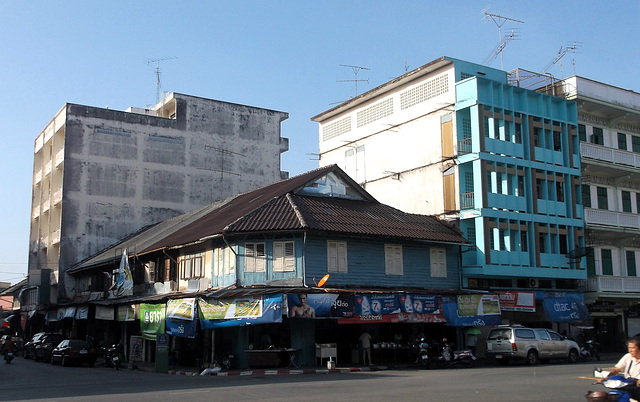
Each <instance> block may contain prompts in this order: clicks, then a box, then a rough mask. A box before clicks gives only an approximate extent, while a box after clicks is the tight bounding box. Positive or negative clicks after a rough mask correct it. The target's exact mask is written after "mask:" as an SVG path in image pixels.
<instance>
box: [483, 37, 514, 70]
mask: <svg viewBox="0 0 640 402" xmlns="http://www.w3.org/2000/svg"><path fill="white" fill-rule="evenodd" d="M519 36H520V33H519V32H516V31H515V30H514V29H512V30H511V33H510V34H509V35H505V37H504V40H503V41H502V42H501V43H500V44H499V45H498V46H496V48H495V50H494V51H493V52H492V53H491V54H490V55H489V57H487V59H486V60H485V61H484V63H483V64H485V65H486V64H489V63H490V62H491V61H492V60H493V59H495V58H496V57H497V56H498V55H500V57H502V50H503V49H504V48H505V46H507V43H509V42H510V41H512V40H515V39H517V38H518V37H519ZM503 68H504V67H503Z"/></svg>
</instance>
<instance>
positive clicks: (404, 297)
mask: <svg viewBox="0 0 640 402" xmlns="http://www.w3.org/2000/svg"><path fill="white" fill-rule="evenodd" d="M398 300H399V301H400V309H401V310H402V312H404V313H421V314H422V313H424V314H434V313H436V312H438V309H439V306H438V296H436V295H411V294H399V295H398Z"/></svg>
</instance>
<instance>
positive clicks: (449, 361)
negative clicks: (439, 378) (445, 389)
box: [436, 338, 476, 368]
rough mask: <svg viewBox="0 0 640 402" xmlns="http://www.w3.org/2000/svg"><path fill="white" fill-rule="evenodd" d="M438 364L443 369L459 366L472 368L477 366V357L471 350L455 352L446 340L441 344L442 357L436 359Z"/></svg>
mask: <svg viewBox="0 0 640 402" xmlns="http://www.w3.org/2000/svg"><path fill="white" fill-rule="evenodd" d="M436 364H437V365H438V367H441V368H443V367H447V366H457V365H459V366H462V367H465V368H470V367H473V366H475V364H476V357H475V356H474V355H473V352H472V351H471V350H470V349H464V350H453V349H452V348H451V345H450V344H449V343H448V342H447V338H444V339H442V342H441V344H440V355H439V356H437V358H436Z"/></svg>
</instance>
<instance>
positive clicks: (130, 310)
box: [117, 305, 136, 321]
mask: <svg viewBox="0 0 640 402" xmlns="http://www.w3.org/2000/svg"><path fill="white" fill-rule="evenodd" d="M117 319H118V321H135V320H136V309H135V305H133V306H132V305H128V306H118V318H117Z"/></svg>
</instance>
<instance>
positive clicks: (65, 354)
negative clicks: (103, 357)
mask: <svg viewBox="0 0 640 402" xmlns="http://www.w3.org/2000/svg"><path fill="white" fill-rule="evenodd" d="M97 358H98V352H97V351H96V350H95V349H94V348H93V347H92V346H91V345H90V344H89V342H87V341H83V340H80V339H65V340H63V341H62V342H60V344H59V345H58V346H56V347H55V348H53V350H52V351H51V364H56V363H58V362H59V363H60V364H61V365H62V366H68V365H69V364H82V363H87V364H88V365H89V367H93V365H94V364H95V363H96V359H97Z"/></svg>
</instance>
